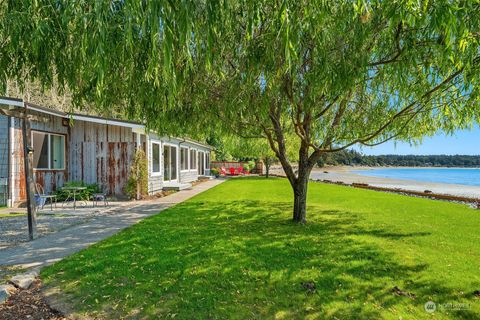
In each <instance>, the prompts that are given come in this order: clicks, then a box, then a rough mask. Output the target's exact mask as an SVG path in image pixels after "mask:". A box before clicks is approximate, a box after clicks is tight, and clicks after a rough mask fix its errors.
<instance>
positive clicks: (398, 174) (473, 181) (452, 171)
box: [351, 167, 480, 186]
mask: <svg viewBox="0 0 480 320" xmlns="http://www.w3.org/2000/svg"><path fill="white" fill-rule="evenodd" d="M351 172H353V173H356V174H360V175H364V176H371V177H380V178H389V179H402V180H414V181H419V182H435V183H449V184H461V185H467V186H480V168H446V167H441V168H412V167H406V168H398V167H397V168H372V169H367V170H352V171H351Z"/></svg>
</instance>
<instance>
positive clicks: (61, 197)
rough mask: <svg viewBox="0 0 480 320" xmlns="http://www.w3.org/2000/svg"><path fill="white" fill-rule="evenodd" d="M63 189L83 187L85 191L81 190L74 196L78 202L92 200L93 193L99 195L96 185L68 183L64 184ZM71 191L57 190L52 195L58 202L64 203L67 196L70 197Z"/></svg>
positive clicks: (76, 182)
mask: <svg viewBox="0 0 480 320" xmlns="http://www.w3.org/2000/svg"><path fill="white" fill-rule="evenodd" d="M63 187H85V188H86V189H85V190H81V191H79V192H77V195H76V196H75V197H76V198H77V199H79V200H89V199H91V198H92V195H93V194H95V193H101V192H102V190H100V187H99V186H98V184H96V183H92V184H86V183H84V182H82V181H70V182H65V184H64V185H63ZM71 193H72V192H71V191H69V190H64V189H63V188H59V189H57V190H56V191H55V192H54V194H55V195H56V196H57V200H58V201H65V200H66V199H67V198H68V196H69V195H71Z"/></svg>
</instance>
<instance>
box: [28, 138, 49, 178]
mask: <svg viewBox="0 0 480 320" xmlns="http://www.w3.org/2000/svg"><path fill="white" fill-rule="evenodd" d="M32 146H33V168H34V169H48V135H47V134H45V133H43V132H33V133H32Z"/></svg>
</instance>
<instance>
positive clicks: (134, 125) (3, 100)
mask: <svg viewBox="0 0 480 320" xmlns="http://www.w3.org/2000/svg"><path fill="white" fill-rule="evenodd" d="M2 104H3V105H10V106H16V107H27V108H28V109H29V110H33V111H36V112H40V113H44V114H49V115H53V116H57V117H62V118H71V119H73V120H78V121H86V122H93V123H100V124H107V125H113V126H120V127H127V128H131V129H132V130H133V131H134V132H145V131H146V126H145V125H144V124H142V123H139V122H134V121H128V120H118V119H112V118H103V117H99V116H91V115H85V114H79V113H65V112H63V111H58V110H55V109H51V108H47V107H44V106H39V105H36V104H32V103H30V102H24V101H23V100H22V99H16V98H10V97H0V105H2ZM176 138H177V139H180V140H184V141H186V142H189V143H192V144H196V145H200V146H202V147H205V148H208V149H213V147H212V146H211V145H208V144H205V143H201V142H199V141H195V140H192V139H188V138H178V137H176Z"/></svg>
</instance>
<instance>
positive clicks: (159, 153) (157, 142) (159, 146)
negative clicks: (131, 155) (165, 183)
mask: <svg viewBox="0 0 480 320" xmlns="http://www.w3.org/2000/svg"><path fill="white" fill-rule="evenodd" d="M154 144H156V145H158V171H153V145H154ZM162 147H163V146H162V142H161V141H159V140H152V141H150V150H151V151H150V154H151V161H152V166H151V169H150V173H151V175H152V177H158V176H161V175H163V168H162V156H163V152H162Z"/></svg>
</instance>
